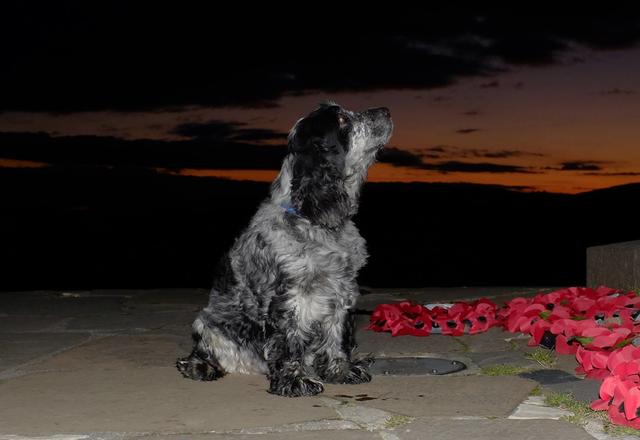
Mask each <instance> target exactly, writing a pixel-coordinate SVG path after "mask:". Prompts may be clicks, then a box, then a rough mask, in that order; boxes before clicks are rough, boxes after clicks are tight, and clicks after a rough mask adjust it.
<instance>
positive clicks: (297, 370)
mask: <svg viewBox="0 0 640 440" xmlns="http://www.w3.org/2000/svg"><path fill="white" fill-rule="evenodd" d="M338 118H340V119H338ZM345 121H347V122H345ZM391 131H392V123H391V118H390V117H389V112H388V110H386V109H372V110H367V111H364V112H361V113H354V112H349V111H347V110H344V109H342V108H341V107H339V106H337V105H335V104H333V103H329V104H323V105H321V106H320V107H319V108H318V109H316V110H315V111H314V112H312V113H311V114H310V115H308V116H307V117H306V118H302V119H300V120H299V121H298V122H297V123H296V125H295V126H294V127H293V129H292V130H291V133H290V135H289V154H288V155H287V156H286V158H285V159H284V162H283V164H282V169H281V171H280V174H279V175H278V177H277V178H276V180H275V181H274V182H273V184H272V185H271V192H270V196H269V197H268V198H267V199H266V200H265V201H264V202H263V203H262V204H261V205H260V207H259V209H258V211H257V213H256V214H255V216H254V217H253V219H252V220H251V222H250V224H249V226H248V227H247V228H246V229H245V231H244V232H243V233H242V234H241V235H240V237H239V238H237V239H236V241H235V243H234V245H233V247H232V248H231V250H230V251H229V252H228V254H227V255H225V256H224V258H223V259H222V261H221V263H220V266H219V269H218V273H217V274H216V277H215V282H214V285H213V288H212V289H211V293H210V298H209V304H208V305H207V307H205V308H204V309H203V310H202V311H201V312H200V313H199V315H198V317H197V318H196V320H195V322H194V323H193V340H194V348H193V352H192V353H191V355H190V356H188V357H186V358H182V359H179V360H178V362H177V367H178V370H179V371H180V372H181V373H182V374H183V375H184V376H185V377H189V378H192V379H198V380H214V379H218V378H220V377H222V376H224V375H225V374H226V373H258V374H267V376H268V378H269V380H270V386H269V392H271V393H274V394H279V395H284V396H290V397H294V396H303V395H313V394H317V393H319V392H321V391H322V390H323V385H322V382H337V383H362V382H367V381H369V380H370V379H371V376H370V375H369V373H368V371H367V366H368V361H366V360H359V361H358V360H355V359H352V350H353V348H354V344H355V342H354V340H353V320H352V319H351V318H352V317H351V316H350V312H349V309H351V308H352V307H353V306H354V305H355V302H356V299H357V297H358V295H359V292H358V285H357V283H356V276H357V274H358V271H359V270H360V268H362V266H363V265H364V264H365V262H366V260H367V257H368V255H367V251H366V248H365V241H364V239H363V238H362V237H361V236H360V234H359V232H358V229H357V228H356V226H355V225H354V223H353V222H352V220H351V217H352V216H353V215H354V214H355V213H356V211H357V209H358V198H359V194H360V189H361V187H362V184H363V182H364V181H365V180H366V175H367V170H368V168H369V166H370V165H371V164H372V163H373V162H374V160H375V155H376V152H377V151H378V150H379V148H380V147H381V146H382V145H384V144H385V143H386V142H387V141H388V140H389V137H390V136H391Z"/></svg>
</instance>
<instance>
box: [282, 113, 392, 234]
mask: <svg viewBox="0 0 640 440" xmlns="http://www.w3.org/2000/svg"><path fill="white" fill-rule="evenodd" d="M392 130H393V123H392V122H391V115H390V112H389V110H388V109H387V108H375V109H369V110H365V111H363V112H359V113H358V112H352V111H348V110H346V109H344V108H342V107H340V106H339V105H336V104H333V103H328V104H322V105H320V107H318V108H317V109H316V110H314V111H313V112H311V113H310V114H309V115H308V116H306V117H304V118H302V119H300V120H298V122H297V123H296V124H295V126H294V127H293V129H292V130H291V133H290V134H289V147H288V148H289V153H290V154H289V155H288V156H287V158H286V159H285V163H284V164H283V169H282V171H281V173H280V176H279V177H278V179H277V180H276V182H275V183H274V188H273V189H274V191H277V192H279V193H280V194H281V195H284V196H288V197H289V199H290V203H291V207H292V210H294V211H295V212H296V213H297V214H299V215H301V216H303V217H305V218H307V219H309V220H310V221H311V222H312V223H316V224H320V225H323V226H327V227H336V226H339V225H340V224H342V222H344V220H345V219H346V218H348V217H350V216H352V215H353V214H355V212H356V210H357V206H358V195H359V191H360V187H361V185H362V183H363V182H364V180H365V179H366V176H367V170H368V168H369V166H370V165H371V164H372V163H373V162H374V161H375V156H376V152H377V151H378V150H380V148H382V147H383V146H384V144H386V143H387V141H388V140H389V138H390V137H391V132H392ZM287 180H288V181H287ZM283 190H284V191H283ZM280 198H281V199H282V198H283V197H280ZM281 201H282V200H281Z"/></svg>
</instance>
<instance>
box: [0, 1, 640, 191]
mask: <svg viewBox="0 0 640 440" xmlns="http://www.w3.org/2000/svg"><path fill="white" fill-rule="evenodd" d="M6 12H7V13H5V14H3V19H2V20H3V21H4V23H3V24H2V26H1V27H0V33H1V34H2V35H1V36H2V40H3V42H4V43H3V45H4V47H3V50H2V65H3V68H2V70H1V71H0V97H1V99H0V112H1V113H0V132H1V133H0V166H2V167H45V166H50V165H56V164H61V163H63V164H85V165H86V164H90V165H97V166H108V167H112V166H119V165H127V166H129V165H131V164H135V165H136V166H139V167H143V168H147V169H153V170H156V171H158V172H160V173H173V174H185V175H196V176H222V177H231V178H234V179H249V180H258V181H270V180H272V179H273V177H274V176H275V175H276V173H277V169H278V168H279V163H280V160H281V158H282V157H283V154H284V151H285V147H284V144H285V142H286V139H285V138H286V133H287V131H288V130H289V129H290V127H291V126H292V125H293V124H294V122H295V121H296V120H297V119H298V118H299V117H301V116H303V115H304V114H306V113H308V112H309V111H310V110H311V109H313V108H314V107H315V106H316V105H317V103H319V102H321V101H323V100H326V99H332V100H335V101H337V102H338V103H340V104H342V105H343V106H346V107H348V108H350V109H354V110H358V109H364V108H367V107H375V106H387V107H389V108H390V109H391V112H392V115H393V118H394V121H395V126H396V130H395V133H394V136H393V138H392V140H391V144H390V146H389V148H388V149H387V150H386V152H385V153H384V154H383V155H381V157H380V162H379V163H378V164H376V165H375V166H374V167H373V168H372V169H371V172H370V177H369V180H370V181H378V182H380V181H396V182H410V181H417V182H471V183H491V184H500V185H506V186H510V187H513V188H515V189H517V190H522V191H549V192H565V193H578V192H583V191H588V190H592V189H596V188H604V187H610V186H614V185H620V184H624V183H629V182H637V181H640V148H638V145H637V144H638V137H639V136H638V135H639V134H640V125H639V123H638V122H639V121H640V20H639V19H638V15H636V14H635V12H634V11H628V10H619V11H613V12H611V13H608V14H595V13H594V14H591V15H589V14H584V15H575V14H574V15H566V16H554V15H551V14H549V13H547V12H545V11H543V10H541V11H532V12H531V13H527V14H520V15H515V14H511V15H509V14H505V13H500V14H497V13H494V12H491V11H482V10H458V11H450V12H448V13H435V12H434V13H429V12H424V13H421V14H418V15H417V16H416V14H412V13H411V11H405V14H404V15H405V16H413V19H411V20H407V19H406V17H405V18H404V19H402V20H398V21H395V20H394V19H391V18H388V19H387V21H382V20H381V19H379V20H378V21H376V22H375V23H374V22H373V21H371V22H367V21H365V20H362V21H363V23H360V25H353V20H352V19H349V18H347V17H342V18H335V19H334V15H332V14H331V13H327V11H325V13H324V14H319V15H321V16H320V17H318V18H317V20H316V21H314V22H313V23H312V22H310V21H309V20H308V17H307V16H305V15H304V14H303V13H301V14H303V15H301V16H299V17H287V18H284V17H282V18H280V19H273V20H268V21H267V20H265V22H264V23H260V22H257V21H256V20H255V18H254V19H244V17H243V16H242V15H239V14H237V13H233V14H232V13H227V12H226V11H222V10H219V9H216V7H214V6H209V7H206V8H202V7H186V6H185V7H181V8H178V7H174V8H173V9H165V10H162V9H160V8H159V7H156V8H154V9H147V8H142V7H140V8H138V9H135V10H134V9H132V7H131V6H124V5H120V6H118V5H117V4H116V3H109V2H104V4H103V5H102V6H100V5H99V4H98V3H94V2H85V3H84V4H82V3H80V4H78V5H72V4H68V3H61V4H58V3H57V2H56V5H53V4H46V3H44V4H38V6H37V7H34V6H33V4H30V3H28V2H27V3H16V6H12V7H7V9H6ZM329 12H330V11H329ZM337 15H339V14H337ZM349 23H351V25H349ZM34 133H39V134H38V135H34ZM194 145H198V152H197V154H195V153H194V148H195V147H194ZM203 145H204V146H206V148H205V147H202V146H203ZM203 148H204V150H203Z"/></svg>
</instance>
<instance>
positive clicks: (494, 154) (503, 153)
mask: <svg viewBox="0 0 640 440" xmlns="http://www.w3.org/2000/svg"><path fill="white" fill-rule="evenodd" d="M476 151H477V152H478V155H480V156H482V157H490V158H494V159H498V158H499V159H506V158H510V157H522V156H534V157H544V156H545V155H544V154H542V153H534V152H531V151H523V150H498V151H489V150H476Z"/></svg>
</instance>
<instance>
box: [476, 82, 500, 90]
mask: <svg viewBox="0 0 640 440" xmlns="http://www.w3.org/2000/svg"><path fill="white" fill-rule="evenodd" d="M497 87H500V82H499V81H489V82H486V83H482V84H480V88H481V89H495V88H497Z"/></svg>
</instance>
